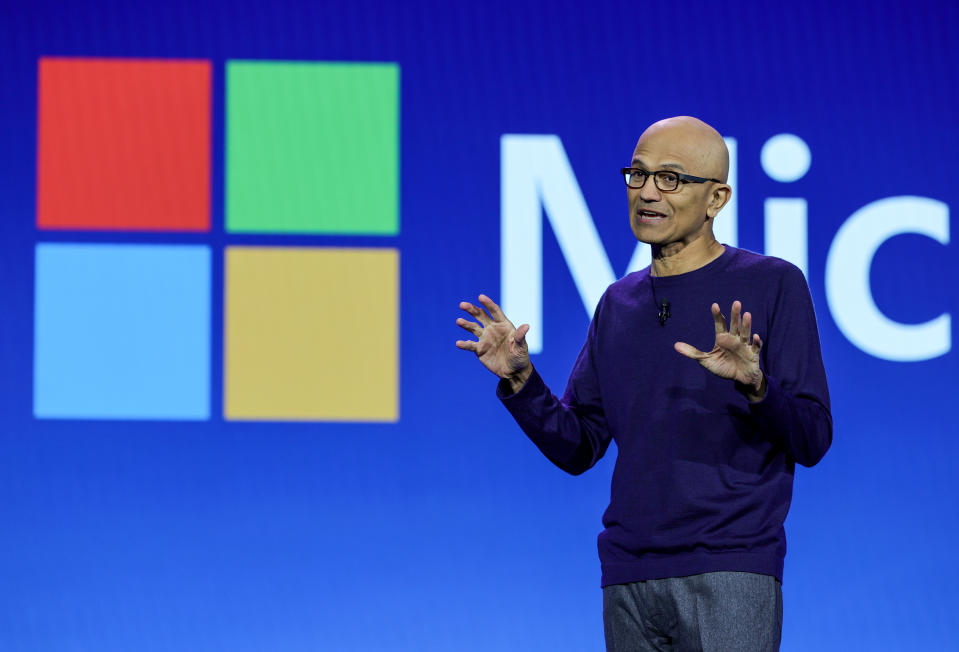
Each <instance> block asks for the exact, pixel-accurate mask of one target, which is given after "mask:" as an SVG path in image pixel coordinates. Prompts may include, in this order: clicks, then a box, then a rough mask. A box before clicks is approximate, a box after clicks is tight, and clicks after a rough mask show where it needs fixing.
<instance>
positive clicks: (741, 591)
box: [603, 571, 783, 652]
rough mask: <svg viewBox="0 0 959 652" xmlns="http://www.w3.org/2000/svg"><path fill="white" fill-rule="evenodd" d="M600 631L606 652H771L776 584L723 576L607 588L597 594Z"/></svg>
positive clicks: (777, 624) (778, 618)
mask: <svg viewBox="0 0 959 652" xmlns="http://www.w3.org/2000/svg"><path fill="white" fill-rule="evenodd" d="M603 626H604V628H605V631H606V650H607V652H645V651H646V650H677V651H682V652H687V651H688V652H694V651H699V650H703V651H704V652H769V651H773V652H775V651H776V650H778V649H779V641H780V639H781V638H782V626H783V594H782V585H781V584H780V583H779V580H777V579H776V578H775V577H772V576H771V575H759V574H757V573H737V572H726V571H724V572H719V573H703V574H702V575H690V576H689V577H672V578H668V579H662V580H647V581H645V582H632V583H631V584H613V585H611V586H607V587H605V588H604V589H603Z"/></svg>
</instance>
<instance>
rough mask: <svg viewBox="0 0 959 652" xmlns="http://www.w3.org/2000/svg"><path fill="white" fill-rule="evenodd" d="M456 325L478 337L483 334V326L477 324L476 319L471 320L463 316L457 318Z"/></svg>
mask: <svg viewBox="0 0 959 652" xmlns="http://www.w3.org/2000/svg"><path fill="white" fill-rule="evenodd" d="M456 325H457V326H459V327H460V328H462V329H463V330H466V331H469V332H470V333H472V334H473V335H475V336H476V337H479V336H480V335H482V334H483V328H482V327H481V326H480V325H479V324H477V323H476V322H475V321H470V320H468V319H463V318H462V317H457V318H456Z"/></svg>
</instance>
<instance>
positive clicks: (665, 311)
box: [659, 299, 669, 326]
mask: <svg viewBox="0 0 959 652" xmlns="http://www.w3.org/2000/svg"><path fill="white" fill-rule="evenodd" d="M667 319H669V301H666V300H665V299H663V300H662V301H660V302H659V325H660V326H665V325H666V320H667Z"/></svg>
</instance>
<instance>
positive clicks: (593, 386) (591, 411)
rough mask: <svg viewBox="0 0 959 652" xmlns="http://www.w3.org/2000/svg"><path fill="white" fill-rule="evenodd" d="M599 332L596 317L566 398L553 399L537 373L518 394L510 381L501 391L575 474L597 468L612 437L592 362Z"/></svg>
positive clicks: (520, 419) (537, 439)
mask: <svg viewBox="0 0 959 652" xmlns="http://www.w3.org/2000/svg"><path fill="white" fill-rule="evenodd" d="M598 312H599V311H598V309H597V314H598ZM595 333H596V317H594V318H593V322H592V323H591V324H590V328H589V335H588V337H587V339H586V344H585V345H584V346H583V350H582V351H581V352H580V354H579V357H578V358H577V359H576V364H575V365H574V366H573V371H572V373H571V374H570V378H569V383H568V385H567V387H566V392H565V393H564V394H563V397H562V398H557V397H556V396H554V395H553V393H552V392H551V391H550V390H549V388H548V387H547V386H546V383H544V382H543V379H542V378H541V377H540V375H539V373H537V371H536V370H535V369H533V373H532V375H531V376H530V377H529V379H528V380H527V381H526V384H525V385H523V387H522V388H521V389H520V390H519V391H518V392H516V393H515V394H510V393H509V392H510V387H509V384H508V383H507V382H506V381H505V380H504V381H500V383H499V385H498V386H497V388H496V394H497V396H498V397H499V399H500V400H501V401H502V403H503V405H504V406H506V409H507V410H508V411H509V413H510V414H511V415H513V418H514V419H516V423H517V424H519V426H520V428H522V430H523V432H525V433H526V435H527V436H528V437H529V438H530V440H532V442H533V443H534V444H536V446H537V448H539V450H540V451H541V452H542V453H543V454H544V455H545V456H546V457H547V458H548V459H549V460H550V461H551V462H552V463H553V464H555V465H556V466H558V467H559V468H561V469H563V470H564V471H566V472H567V473H571V474H573V475H579V474H580V473H583V472H584V471H586V470H588V469H589V468H591V467H592V466H593V465H594V464H596V462H598V461H599V460H600V458H602V457H603V455H604V454H605V453H606V449H607V448H608V447H609V442H610V439H611V437H610V434H609V428H608V426H607V424H606V416H605V414H604V412H603V403H602V400H601V398H600V390H599V382H598V379H597V376H596V369H595V365H594V361H593V360H594V347H595Z"/></svg>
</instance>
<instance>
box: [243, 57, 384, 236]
mask: <svg viewBox="0 0 959 652" xmlns="http://www.w3.org/2000/svg"><path fill="white" fill-rule="evenodd" d="M399 74H400V73H399V66H398V65H397V64H394V63H332V62H287V61H228V62H227V66H226V230H227V231H229V232H233V233H324V234H351V235H352V234H356V235H367V234H369V235H396V234H397V233H398V232H399Z"/></svg>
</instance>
